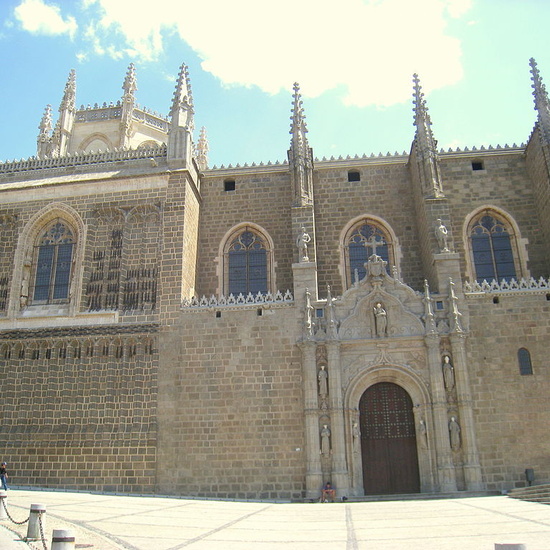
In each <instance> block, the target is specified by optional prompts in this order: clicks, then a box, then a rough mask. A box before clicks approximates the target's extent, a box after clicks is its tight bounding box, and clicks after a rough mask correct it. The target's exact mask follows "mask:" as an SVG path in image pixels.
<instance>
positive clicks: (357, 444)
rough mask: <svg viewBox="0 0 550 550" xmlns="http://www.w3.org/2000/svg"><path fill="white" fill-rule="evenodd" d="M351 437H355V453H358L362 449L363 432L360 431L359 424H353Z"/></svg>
mask: <svg viewBox="0 0 550 550" xmlns="http://www.w3.org/2000/svg"><path fill="white" fill-rule="evenodd" d="M351 435H352V437H353V452H354V453H358V452H359V449H360V447H361V432H360V431H359V424H357V422H354V423H353V426H352V428H351Z"/></svg>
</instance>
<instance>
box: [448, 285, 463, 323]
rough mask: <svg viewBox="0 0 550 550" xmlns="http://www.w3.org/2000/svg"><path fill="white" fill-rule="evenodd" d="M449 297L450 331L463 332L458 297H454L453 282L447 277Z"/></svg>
mask: <svg viewBox="0 0 550 550" xmlns="http://www.w3.org/2000/svg"><path fill="white" fill-rule="evenodd" d="M449 299H450V302H451V303H450V306H451V311H450V314H451V332H457V333H461V332H464V329H463V328H462V323H461V321H460V318H461V317H462V313H460V311H459V310H458V298H457V297H456V293H455V284H454V283H453V280H452V279H451V277H449Z"/></svg>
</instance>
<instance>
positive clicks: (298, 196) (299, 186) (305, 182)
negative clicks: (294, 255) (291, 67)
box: [288, 82, 313, 206]
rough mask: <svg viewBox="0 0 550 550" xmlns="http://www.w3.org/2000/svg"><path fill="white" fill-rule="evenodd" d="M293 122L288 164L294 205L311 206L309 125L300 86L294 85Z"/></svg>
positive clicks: (291, 118)
mask: <svg viewBox="0 0 550 550" xmlns="http://www.w3.org/2000/svg"><path fill="white" fill-rule="evenodd" d="M291 112H292V116H291V117H290V120H291V121H292V123H291V125H290V133H291V134H292V139H291V140H290V149H289V151H288V163H289V167H290V169H291V177H292V185H293V190H294V204H295V205H296V206H304V205H306V204H311V202H312V200H313V189H312V179H313V174H312V170H313V153H312V151H311V148H310V147H309V144H308V141H307V135H306V134H307V125H306V120H305V118H306V117H305V114H304V109H303V102H302V96H301V94H300V86H299V85H298V83H297V82H295V83H294V95H293V102H292V111H291Z"/></svg>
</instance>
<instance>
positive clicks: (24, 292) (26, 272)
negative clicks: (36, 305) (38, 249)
mask: <svg viewBox="0 0 550 550" xmlns="http://www.w3.org/2000/svg"><path fill="white" fill-rule="evenodd" d="M30 277H31V261H30V259H28V258H27V259H25V261H24V263H23V277H22V278H21V293H20V296H19V306H20V307H21V309H23V308H24V307H26V306H27V305H28V303H29V280H30Z"/></svg>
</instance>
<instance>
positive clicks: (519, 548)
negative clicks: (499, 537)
mask: <svg viewBox="0 0 550 550" xmlns="http://www.w3.org/2000/svg"><path fill="white" fill-rule="evenodd" d="M495 550H527V546H525V544H509V543H504V544H498V543H497V542H495Z"/></svg>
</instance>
